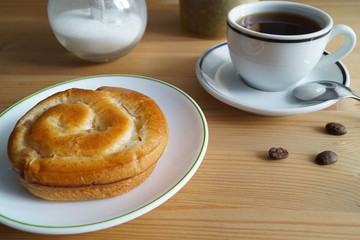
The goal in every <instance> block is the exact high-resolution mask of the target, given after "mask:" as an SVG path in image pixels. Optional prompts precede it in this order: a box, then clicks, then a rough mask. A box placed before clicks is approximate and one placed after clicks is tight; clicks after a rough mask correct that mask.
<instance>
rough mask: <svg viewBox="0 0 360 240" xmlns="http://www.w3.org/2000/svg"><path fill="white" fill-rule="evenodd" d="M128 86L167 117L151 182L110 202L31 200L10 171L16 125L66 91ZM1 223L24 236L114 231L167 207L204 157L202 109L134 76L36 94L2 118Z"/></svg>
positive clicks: (105, 78)
mask: <svg viewBox="0 0 360 240" xmlns="http://www.w3.org/2000/svg"><path fill="white" fill-rule="evenodd" d="M100 86H115V87H125V88H129V89H133V90H136V91H138V92H141V93H143V94H145V95H148V96H149V97H151V98H153V99H154V100H155V101H156V102H157V104H158V105H159V106H160V108H161V109H162V110H163V112H164V113H165V115H166V118H167V121H168V124H169V128H170V134H169V142H168V146H167V148H166V151H165V152H164V154H163V156H162V157H161V159H160V160H159V162H158V164H157V166H156V168H155V170H154V171H153V173H152V174H151V175H150V177H149V178H148V179H147V180H146V181H145V182H144V183H142V184H141V185H140V186H138V187H137V188H135V189H134V190H132V191H130V192H128V193H126V194H124V195H121V196H118V197H114V198H109V199H103V200H94V201H81V202H49V201H45V200H41V199H39V198H36V197H33V196H32V195H31V194H30V193H28V192H27V191H26V190H25V189H24V188H23V187H22V185H21V184H20V182H19V180H18V178H17V176H16V175H15V173H14V172H12V170H10V164H9V160H8V157H7V150H6V147H7V141H8V137H9V134H10V132H11V131H12V128H13V127H14V125H15V123H16V121H17V120H18V119H19V118H20V117H21V116H22V115H23V114H24V113H25V112H26V111H27V110H29V109H30V108H31V107H33V106H34V105H35V104H36V103H38V102H39V101H40V100H42V99H44V98H46V97H48V96H49V95H51V94H53V93H55V92H59V91H63V90H66V89H68V88H74V87H77V88H87V89H96V88H98V87H100ZM0 132H1V136H2V137H1V139H0V150H1V152H0V154H1V155H0V156H1V158H0V222H1V223H3V224H5V225H8V226H10V227H13V228H17V229H20V230H24V231H29V232H35V233H44V234H73V233H83V232H90V231H95V230H99V229H104V228H108V227H112V226H115V225H118V224H121V223H124V222H126V221H129V220H132V219H134V218H136V217H139V216H140V215H142V214H144V213H146V212H148V211H150V210H152V209H154V208H155V207H157V206H159V205H160V204H162V203H164V202H165V201H166V200H168V199H169V198H170V197H172V196H173V195H174V194H175V193H176V192H177V191H179V190H180V189H181V188H182V187H183V186H184V185H185V184H186V183H187V182H188V181H189V180H190V178H191V177H192V176H193V175H194V173H195V172H196V170H197V169H198V167H199V166H200V163H201V161H202V159H203V157H204V155H205V151H206V148H207V144H208V127H207V123H206V119H205V116H204V114H203V112H202V111H201V109H200V107H199V106H198V105H197V104H196V103H195V101H194V100H193V99H191V98H190V97H189V96H188V95H187V94H186V93H184V92H183V91H182V90H180V89H178V88H176V87H174V86H172V85H170V84H167V83H165V82H162V81H159V80H155V79H151V78H146V77H140V76H130V75H101V76H93V77H86V78H81V79H75V80H71V81H69V82H65V83H62V84H59V85H56V86H52V87H49V88H46V89H44V90H42V91H40V92H37V93H35V94H33V95H31V96H29V97H27V98H25V99H23V100H21V101H20V102H18V103H16V104H15V105H13V106H12V107H10V108H9V109H7V110H5V111H4V112H3V113H1V114H0Z"/></svg>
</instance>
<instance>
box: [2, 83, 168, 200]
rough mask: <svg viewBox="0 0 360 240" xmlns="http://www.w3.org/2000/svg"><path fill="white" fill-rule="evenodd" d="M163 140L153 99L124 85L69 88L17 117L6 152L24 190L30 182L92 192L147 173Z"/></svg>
mask: <svg viewBox="0 0 360 240" xmlns="http://www.w3.org/2000/svg"><path fill="white" fill-rule="evenodd" d="M167 141H168V126H167V123H166V119H165V115H164V114H163V112H162V111H161V109H160V108H159V106H158V105H157V104H156V103H155V101H154V100H153V99H151V98H149V97H147V96H145V95H143V94H141V93H138V92H135V91H133V90H129V89H124V88H111V87H101V88H99V89H97V90H86V89H69V90H66V91H63V92H59V93H56V94H54V95H52V96H50V97H48V98H46V99H45V100H43V101H41V102H40V103H38V104H37V105H36V106H35V107H33V108H32V109H31V110H30V111H29V112H27V113H26V114H25V115H24V116H23V117H22V118H21V119H20V120H19V121H18V122H17V124H16V126H15V128H14V130H13V132H12V134H11V136H10V138H9V143H8V153H9V158H10V160H11V163H12V166H13V169H14V170H15V171H16V172H17V173H18V175H19V177H20V178H21V180H22V183H23V184H24V185H25V186H26V187H27V188H28V189H30V191H31V187H29V186H30V185H33V187H32V188H33V189H35V188H39V187H40V188H42V187H45V188H46V189H47V190H50V191H51V190H53V189H54V191H53V192H55V191H56V189H58V190H59V189H60V188H61V189H65V190H66V189H69V190H71V191H72V190H74V189H76V188H78V189H79V188H81V189H84V188H89V189H96V191H95V192H98V191H99V189H100V190H101V188H102V187H104V186H105V185H119V184H118V183H121V182H125V181H127V185H128V183H129V180H131V179H132V178H135V177H136V176H140V175H141V174H143V173H145V172H149V169H152V168H153V167H154V165H155V164H156V162H157V161H158V159H159V158H160V156H161V155H162V153H163V152H164V150H165V147H166V144H167ZM145 178H146V177H145ZM141 179H143V180H144V177H142V178H141ZM134 182H135V181H134ZM137 184H138V183H137ZM130 185H131V184H130ZM96 186H99V187H98V188H97V187H96ZM128 188H129V189H127V190H126V191H128V190H130V189H131V188H132V187H128ZM110 192H111V191H110ZM115 192H116V191H115ZM121 192H125V191H121ZM72 195H74V194H73V193H72ZM87 195H89V193H87ZM107 195H109V193H106V194H105V196H103V197H107ZM110 195H111V194H110ZM116 195H118V193H116ZM40 197H42V196H40ZM103 197H97V196H95V197H94V198H103ZM44 198H49V197H44ZM61 198H66V194H65V197H64V196H62V197H61ZM79 199H83V197H81V196H80V198H79ZM85 199H88V197H86V198H85ZM65 200H66V199H65Z"/></svg>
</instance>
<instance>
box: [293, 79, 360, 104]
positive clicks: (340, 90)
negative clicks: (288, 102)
mask: <svg viewBox="0 0 360 240" xmlns="http://www.w3.org/2000/svg"><path fill="white" fill-rule="evenodd" d="M293 95H294V96H295V97H296V98H297V99H299V100H301V101H304V102H319V101H327V100H336V99H342V98H354V99H357V100H359V101H360V96H359V94H357V93H355V92H354V91H353V90H351V89H350V88H349V87H347V86H345V85H343V84H341V83H338V82H333V81H316V82H309V83H304V84H301V85H299V86H297V87H295V88H294V90H293Z"/></svg>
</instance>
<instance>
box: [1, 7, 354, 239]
mask: <svg viewBox="0 0 360 240" xmlns="http://www.w3.org/2000/svg"><path fill="white" fill-rule="evenodd" d="M299 2H303V3H307V4H310V5H313V6H316V7H319V8H321V9H323V10H325V11H326V12H328V13H329V14H330V15H331V16H332V17H333V19H334V22H335V23H344V24H347V25H349V26H351V27H352V28H353V29H354V30H355V32H357V33H360V15H359V12H360V1H358V0H343V1H339V0H336V1H335V0H319V1H310V0H301V1H299ZM46 4H47V1H43V0H28V1H20V0H12V1H0V112H2V111H4V110H5V109H6V108H8V107H10V106H11V105H12V104H14V103H15V102H17V101H19V100H20V99H22V98H24V97H26V96H28V95H29V94H32V93H34V92H35V91H38V90H40V89H43V88H45V87H48V86H51V85H53V84H57V83H60V82H63V81H66V80H70V79H73V78H76V77H81V76H89V75H97V74H109V73H111V74H112V73H123V74H137V75H144V76H148V77H153V78H157V79H160V80H163V81H165V82H168V83H171V84H173V85H175V86H177V87H179V88H181V89H182V90H184V91H185V92H187V93H188V94H189V95H190V96H191V97H192V98H194V100H195V101H196V102H197V103H198V104H199V105H200V107H201V108H202V110H203V111H204V113H205V115H206V118H207V121H208V125H209V134H210V136H209V146H208V150H207V153H206V155H205V158H204V160H203V163H202V165H201V166H200V168H199V170H198V172H197V173H196V174H195V175H194V177H193V178H192V179H191V180H190V181H189V182H188V184H186V185H185V187H184V188H183V189H181V190H180V191H179V192H178V193H177V194H176V195H175V196H174V197H172V198H171V199H170V200H168V201H167V202H165V203H164V204H163V205H161V206H159V207H158V208H156V209H155V210H153V211H151V212H149V213H147V214H145V215H143V216H141V217H139V218H137V219H134V220H132V221H130V222H127V223H124V224H122V225H119V226H115V227H112V228H109V229H104V230H100V231H96V232H90V233H85V234H78V235H71V236H66V235H64V236H61V235H59V236H48V235H39V234H32V233H27V232H22V231H19V230H15V229H12V228H9V227H7V226H5V225H1V224H0V239H4V240H5V239H7V240H8V239H19V240H20V239H21V240H22V239H37V240H46V239H52V240H61V239H78V240H81V239H84V240H85V239H87V240H88V239H94V240H95V239H99V240H100V239H101V240H107V239H109V240H110V239H111V240H113V239H168V240H170V239H277V240H279V239H324V240H325V239H326V240H328V239H360V105H359V102H356V101H355V100H350V99H346V100H342V101H340V102H338V103H337V104H335V105H333V106H331V107H329V108H327V109H324V110H322V111H318V112H314V113H307V114H300V115H294V116H287V117H263V116H256V115H252V114H250V113H247V112H244V111H241V110H238V109H236V108H233V107H230V106H228V105H226V104H224V103H222V102H220V101H218V100H216V99H215V98H213V97H211V96H210V95H209V94H208V93H207V92H206V91H205V90H203V89H202V87H201V86H200V84H199V83H198V81H197V78H196V75H195V64H196V61H197V60H198V58H199V56H200V55H201V54H202V53H203V52H204V51H206V50H207V49H208V48H209V47H211V46H213V45H215V44H217V43H219V42H221V41H224V39H203V38H199V37H197V36H192V35H190V34H187V33H186V32H184V31H183V30H182V29H181V27H180V18H179V8H178V2H177V1H174V0H168V1H166V0H148V1H147V5H148V25H147V29H146V32H145V35H144V37H143V39H142V40H141V42H140V43H139V44H138V45H137V46H136V47H135V48H134V49H133V50H132V51H131V52H130V53H129V54H128V55H126V56H124V57H122V58H119V59H117V60H115V61H113V62H110V63H105V64H94V63H88V62H85V61H83V60H80V59H78V58H76V57H74V56H73V55H71V54H70V53H68V52H67V51H66V50H65V49H64V48H63V47H62V46H61V45H60V44H59V43H58V42H57V40H56V39H55V37H54V35H53V33H52V31H51V29H50V26H49V23H48V18H47V8H46V7H47V6H46ZM342 41H343V39H342V38H341V37H339V38H338V39H335V40H334V41H332V42H331V44H330V45H329V48H328V50H329V51H331V50H333V49H335V48H336V47H338V46H339V45H340V44H341V43H342ZM342 62H343V63H344V64H345V65H346V67H347V68H348V70H349V73H350V76H351V86H352V88H353V89H354V90H355V91H358V92H360V65H359V63H360V47H359V44H357V46H356V47H355V49H354V51H353V52H352V53H351V54H350V55H349V56H347V57H346V58H345V59H344V60H343V61H342ZM330 121H335V122H340V123H342V124H344V125H345V126H346V127H347V128H348V133H347V134H346V135H344V136H331V135H328V134H326V133H325V132H324V126H325V124H326V123H327V122H330ZM270 147H284V148H286V149H287V150H288V151H289V153H290V156H289V157H288V158H287V159H284V160H278V161H271V160H269V159H268V157H267V151H268V150H269V148H270ZM324 150H333V151H335V152H337V154H338V156H339V160H338V162H337V163H336V164H333V165H328V166H319V165H317V164H316V163H315V162H314V158H315V156H316V154H317V153H319V152H321V151H324ZM0 160H1V161H3V160H4V159H0ZM1 184H6V183H1ZM0 198H1V192H0ZM0 202H1V200H0ZM2 207H4V206H2ZM24 211H26V209H24ZM99 211H101V209H99ZM0 214H1V213H0Z"/></svg>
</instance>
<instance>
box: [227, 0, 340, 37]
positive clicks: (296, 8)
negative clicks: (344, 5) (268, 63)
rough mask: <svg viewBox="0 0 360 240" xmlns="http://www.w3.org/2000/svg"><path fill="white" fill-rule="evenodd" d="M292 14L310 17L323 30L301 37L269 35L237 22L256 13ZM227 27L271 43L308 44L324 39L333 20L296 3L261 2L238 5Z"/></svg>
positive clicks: (231, 11) (319, 11) (310, 7)
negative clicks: (307, 42)
mask: <svg viewBox="0 0 360 240" xmlns="http://www.w3.org/2000/svg"><path fill="white" fill-rule="evenodd" d="M279 11H281V12H292V13H296V14H300V15H306V16H310V15H311V18H312V19H314V20H315V21H317V22H319V23H320V24H321V26H322V28H321V29H320V30H319V31H316V32H311V33H307V34H299V35H278V34H269V33H261V32H257V31H253V30H250V29H247V28H244V27H242V26H240V24H238V23H237V22H236V21H237V20H239V19H240V18H242V17H244V16H247V15H250V14H254V13H267V12H279ZM227 25H228V30H230V29H231V30H233V31H235V32H236V33H238V34H240V35H243V36H246V37H250V38H254V39H258V40H263V41H269V42H284V43H292V42H294V43H297V42H306V41H313V40H316V39H319V38H322V37H324V36H326V35H327V34H329V33H330V31H331V29H332V27H333V20H332V18H331V17H330V15H329V14H327V13H326V12H324V11H322V10H321V9H318V8H316V7H313V6H310V5H306V4H302V3H296V2H287V1H264V2H263V1H260V2H250V3H245V4H241V5H238V6H236V7H234V8H232V9H231V10H230V11H229V13H228V16H227Z"/></svg>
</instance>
